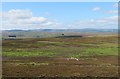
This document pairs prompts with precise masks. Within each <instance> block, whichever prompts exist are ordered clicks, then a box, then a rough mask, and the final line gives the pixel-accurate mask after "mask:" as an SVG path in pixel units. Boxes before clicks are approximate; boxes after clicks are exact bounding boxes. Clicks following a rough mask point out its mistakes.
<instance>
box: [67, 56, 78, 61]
mask: <svg viewBox="0 0 120 79" xmlns="http://www.w3.org/2000/svg"><path fill="white" fill-rule="evenodd" d="M67 60H68V61H69V60H76V61H79V59H77V58H74V57H71V58H67Z"/></svg>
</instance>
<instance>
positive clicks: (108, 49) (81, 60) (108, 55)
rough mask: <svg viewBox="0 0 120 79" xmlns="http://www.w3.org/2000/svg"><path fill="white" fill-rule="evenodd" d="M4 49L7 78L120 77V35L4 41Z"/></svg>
mask: <svg viewBox="0 0 120 79" xmlns="http://www.w3.org/2000/svg"><path fill="white" fill-rule="evenodd" d="M2 46H3V66H2V67H3V68H2V69H3V73H2V76H3V77H13V76H14V77H41V76H45V77H52V76H59V77H71V76H76V77H85V76H91V77H97V76H98V77H117V76H118V48H119V47H118V37H117V36H112V35H111V36H95V37H82V38H34V39H33V38H29V39H21V40H17V39H16V40H3V45H2ZM68 58H69V59H68ZM72 58H76V59H78V60H76V59H72Z"/></svg>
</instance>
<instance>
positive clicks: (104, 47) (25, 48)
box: [3, 36, 118, 58]
mask: <svg viewBox="0 0 120 79" xmlns="http://www.w3.org/2000/svg"><path fill="white" fill-rule="evenodd" d="M117 41H118V38H117V37H116V36H107V37H88V38H39V39H37V38H36V39H23V40H3V56H20V57H25V56H27V57H29V56H30V57H31V56H33V57H34V56H44V57H77V58H79V57H81V56H99V55H100V56H101V55H102V56H106V55H118V42H117Z"/></svg>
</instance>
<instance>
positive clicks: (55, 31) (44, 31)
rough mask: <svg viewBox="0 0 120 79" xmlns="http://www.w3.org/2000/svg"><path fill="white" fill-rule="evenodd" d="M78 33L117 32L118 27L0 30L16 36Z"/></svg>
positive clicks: (3, 33) (50, 35) (7, 34)
mask: <svg viewBox="0 0 120 79" xmlns="http://www.w3.org/2000/svg"><path fill="white" fill-rule="evenodd" d="M62 33H64V34H66V35H80V34H90V33H93V34H97V33H118V29H90V28H86V29H34V30H2V36H3V37H8V36H9V35H16V36H17V37H41V38H42V37H54V36H60V35H61V34H62Z"/></svg>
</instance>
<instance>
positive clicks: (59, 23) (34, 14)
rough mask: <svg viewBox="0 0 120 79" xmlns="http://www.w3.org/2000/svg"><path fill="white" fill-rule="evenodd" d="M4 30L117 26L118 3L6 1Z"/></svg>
mask: <svg viewBox="0 0 120 79" xmlns="http://www.w3.org/2000/svg"><path fill="white" fill-rule="evenodd" d="M2 9H3V10H2V12H0V17H2V23H3V24H2V29H3V30H8V29H83V28H97V29H114V28H116V29H117V28H118V5H117V3H115V2H56V3H55V2H4V3H3V4H2Z"/></svg>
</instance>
